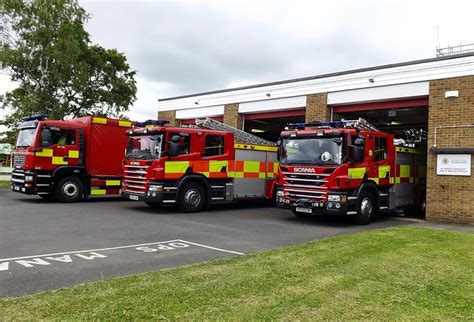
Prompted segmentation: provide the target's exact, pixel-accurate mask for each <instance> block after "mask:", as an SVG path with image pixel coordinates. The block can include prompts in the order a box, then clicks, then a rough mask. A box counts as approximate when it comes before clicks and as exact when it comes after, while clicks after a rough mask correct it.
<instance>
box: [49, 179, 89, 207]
mask: <svg viewBox="0 0 474 322" xmlns="http://www.w3.org/2000/svg"><path fill="white" fill-rule="evenodd" d="M55 196H56V199H58V200H59V201H61V202H76V201H79V200H81V199H82V197H83V196H84V184H83V183H82V181H81V180H80V179H79V178H77V177H65V178H62V179H61V180H59V182H58V184H57V185H56V189H55Z"/></svg>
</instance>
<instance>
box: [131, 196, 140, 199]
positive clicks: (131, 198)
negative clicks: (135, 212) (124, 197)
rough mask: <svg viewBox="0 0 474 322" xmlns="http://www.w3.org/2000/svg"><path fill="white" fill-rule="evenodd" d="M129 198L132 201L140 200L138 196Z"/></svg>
mask: <svg viewBox="0 0 474 322" xmlns="http://www.w3.org/2000/svg"><path fill="white" fill-rule="evenodd" d="M129 198H130V199H132V200H138V196H129Z"/></svg>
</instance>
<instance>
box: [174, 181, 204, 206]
mask: <svg viewBox="0 0 474 322" xmlns="http://www.w3.org/2000/svg"><path fill="white" fill-rule="evenodd" d="M205 204H206V194H205V192H204V188H203V186H202V185H200V184H199V183H195V182H191V183H188V184H186V185H185V186H184V187H183V188H182V189H181V192H180V194H179V200H178V209H179V210H180V211H182V212H198V211H201V210H202V208H204V205H205Z"/></svg>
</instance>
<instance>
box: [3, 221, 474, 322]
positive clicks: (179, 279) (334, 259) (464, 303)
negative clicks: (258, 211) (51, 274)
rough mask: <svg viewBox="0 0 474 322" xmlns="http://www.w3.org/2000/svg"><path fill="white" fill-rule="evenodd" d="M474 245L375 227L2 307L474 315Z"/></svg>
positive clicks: (79, 315) (363, 316)
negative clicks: (473, 294)
mask: <svg viewBox="0 0 474 322" xmlns="http://www.w3.org/2000/svg"><path fill="white" fill-rule="evenodd" d="M473 243H474V234H472V233H465V232H452V231H443V230H434V229H428V228H417V227H407V226H399V227H391V228H384V229H377V230H368V231H364V232H359V233H356V234H350V235H344V236H337V237H330V238H326V239H323V240H319V241H314V242H309V243H303V244H298V245H293V246H289V247H285V248H280V249H275V250H271V251H265V252H257V253H252V254H249V255H246V256H235V257H233V258H227V259H219V260H213V261H209V262H206V263H200V264H194V265H191V266H185V267H178V268H173V269H169V270H161V271H157V272H151V273H145V274H139V275H134V276H128V277H122V278H115V279H112V280H107V281H100V282H96V283H91V284H86V285H80V286H75V287H72V288H69V289H63V290H59V291H53V292H46V293H42V294H36V295H32V296H26V297H22V298H17V299H7V300H5V299H4V300H0V312H2V316H3V317H4V318H7V319H15V320H16V319H25V320H36V319H48V320H49V319H61V320H63V319H66V320H70V319H72V320H91V319H94V320H95V319H98V320H117V319H120V320H123V319H127V320H128V319H150V320H151V319H153V320H155V319H171V320H182V319H186V320H187V319H193V320H196V319H197V320H209V319H210V320H255V319H258V320H276V319H278V320H280V319H281V320H302V319H303V320H441V321H444V320H472V319H473V318H474V305H473V297H472V287H473V280H474V257H473V254H474V253H473V252H472V245H473ZM183 244H185V243H184V242H183Z"/></svg>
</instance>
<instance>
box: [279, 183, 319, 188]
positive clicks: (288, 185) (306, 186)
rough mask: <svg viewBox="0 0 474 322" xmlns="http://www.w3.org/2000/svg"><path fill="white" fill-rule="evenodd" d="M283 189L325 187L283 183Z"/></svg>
mask: <svg viewBox="0 0 474 322" xmlns="http://www.w3.org/2000/svg"><path fill="white" fill-rule="evenodd" d="M284 187H300V188H314V189H327V187H320V186H311V185H306V184H291V183H285V185H284Z"/></svg>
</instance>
